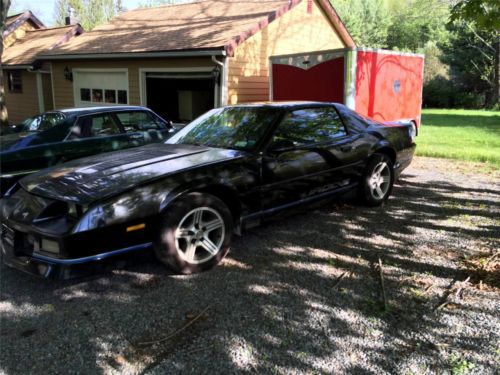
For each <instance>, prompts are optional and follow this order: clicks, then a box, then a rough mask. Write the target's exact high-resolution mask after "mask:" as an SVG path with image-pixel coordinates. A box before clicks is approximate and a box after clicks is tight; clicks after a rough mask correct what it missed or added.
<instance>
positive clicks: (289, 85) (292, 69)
mask: <svg viewBox="0 0 500 375" xmlns="http://www.w3.org/2000/svg"><path fill="white" fill-rule="evenodd" d="M311 60H312V59H311ZM272 83H273V100H317V101H322V102H339V103H342V102H343V101H344V57H343V56H341V57H337V56H336V57H335V58H332V59H329V60H326V61H325V60H323V59H322V58H319V59H318V56H315V59H314V61H310V60H308V57H307V56H300V57H293V58H289V59H287V61H286V60H285V59H279V60H277V61H273V64H272Z"/></svg>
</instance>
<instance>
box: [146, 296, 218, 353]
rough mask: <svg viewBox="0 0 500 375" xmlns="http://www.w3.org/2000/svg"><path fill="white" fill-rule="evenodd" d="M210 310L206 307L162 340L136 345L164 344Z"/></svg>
mask: <svg viewBox="0 0 500 375" xmlns="http://www.w3.org/2000/svg"><path fill="white" fill-rule="evenodd" d="M209 308H210V306H207V307H205V308H204V309H203V310H202V312H200V313H199V314H198V315H196V316H195V317H194V318H193V319H191V320H190V321H189V322H187V323H186V324H184V325H183V326H182V327H181V328H179V329H177V330H175V331H174V332H172V333H171V334H169V335H168V336H166V337H164V338H162V339H159V340H155V341H147V342H141V343H139V344H138V345H141V346H146V345H152V344H159V343H161V342H164V341H167V340H170V339H171V338H172V337H174V336H177V335H178V334H179V333H181V332H182V331H184V330H186V329H187V328H189V327H191V326H192V325H193V324H194V323H195V322H196V321H197V320H198V319H200V318H201V317H202V316H203V315H204V314H205V313H206V312H207V310H208V309H209Z"/></svg>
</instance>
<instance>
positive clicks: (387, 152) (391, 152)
mask: <svg viewBox="0 0 500 375" xmlns="http://www.w3.org/2000/svg"><path fill="white" fill-rule="evenodd" d="M375 152H376V153H377V154H384V155H387V156H388V157H389V159H391V161H392V163H393V164H394V163H395V162H396V152H395V151H394V150H393V149H392V148H389V147H382V148H379V149H378V150H377V151H375Z"/></svg>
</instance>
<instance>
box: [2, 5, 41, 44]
mask: <svg viewBox="0 0 500 375" xmlns="http://www.w3.org/2000/svg"><path fill="white" fill-rule="evenodd" d="M26 21H30V22H31V23H32V24H33V25H34V26H35V27H36V28H37V29H44V28H45V25H44V24H43V22H42V21H40V20H39V19H38V18H36V17H35V15H34V14H33V13H31V11H29V10H27V11H26V12H23V13H18V14H14V15H12V16H9V17H7V18H6V19H5V30H4V31H3V37H4V38H5V37H6V36H7V35H9V34H10V33H12V32H13V31H14V30H15V29H17V28H18V27H19V26H21V25H22V24H23V23H24V22H26Z"/></svg>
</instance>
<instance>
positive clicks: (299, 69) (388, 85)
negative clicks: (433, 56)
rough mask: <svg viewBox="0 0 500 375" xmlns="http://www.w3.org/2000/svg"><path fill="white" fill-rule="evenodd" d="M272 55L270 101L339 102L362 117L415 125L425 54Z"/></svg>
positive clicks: (367, 51)
mask: <svg viewBox="0 0 500 375" xmlns="http://www.w3.org/2000/svg"><path fill="white" fill-rule="evenodd" d="M270 59H271V66H272V69H271V75H270V80H271V100H315V101H327V102H337V103H343V104H345V105H346V106H347V107H349V108H351V109H354V110H355V111H357V112H358V113H361V114H362V115H364V116H367V117H369V118H372V119H374V120H377V121H380V122H384V123H390V122H400V121H403V122H413V123H414V124H415V126H416V127H417V128H418V126H420V111H421V108H422V87H423V68H424V55H418V54H413V53H403V52H395V51H385V50H375V49H367V48H350V49H340V50H331V51H317V52H310V53H305V54H304V53H301V54H295V55H284V56H273V57H271V58H270Z"/></svg>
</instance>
